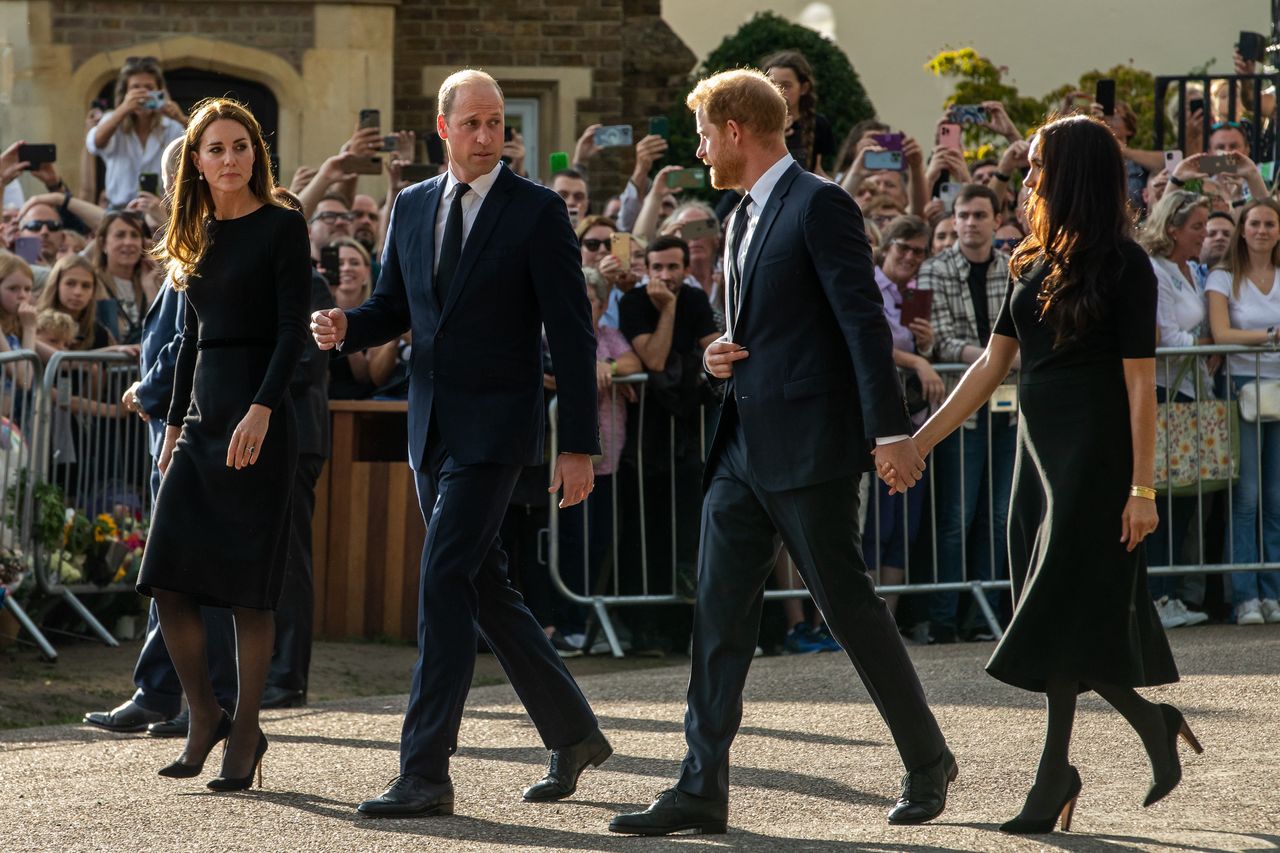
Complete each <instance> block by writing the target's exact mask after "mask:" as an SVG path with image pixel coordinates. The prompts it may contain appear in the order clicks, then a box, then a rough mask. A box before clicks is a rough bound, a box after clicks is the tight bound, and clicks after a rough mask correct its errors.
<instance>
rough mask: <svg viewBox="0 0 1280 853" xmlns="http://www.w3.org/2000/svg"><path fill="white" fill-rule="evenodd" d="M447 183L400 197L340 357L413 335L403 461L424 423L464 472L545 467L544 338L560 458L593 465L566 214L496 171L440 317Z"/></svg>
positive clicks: (589, 345)
mask: <svg viewBox="0 0 1280 853" xmlns="http://www.w3.org/2000/svg"><path fill="white" fill-rule="evenodd" d="M447 177H448V176H447V173H446V174H442V175H439V176H438V177H435V178H432V179H431V180H428V181H423V182H422V183H420V184H416V185H415V186H412V187H409V188H408V189H406V190H405V191H403V192H402V193H400V195H399V196H398V197H397V198H396V202H395V206H394V207H393V209H392V212H391V221H390V223H389V225H388V227H387V244H386V248H385V249H384V250H383V253H382V272H381V275H379V277H378V285H377V287H376V288H375V289H374V293H373V296H371V297H370V298H369V300H368V301H366V302H365V303H364V304H363V305H361V306H360V307H359V308H356V309H353V310H351V311H348V312H346V313H347V322H348V325H347V336H346V340H345V342H344V344H343V349H344V350H348V349H350V350H359V349H365V348H367V347H371V346H377V345H378V344H382V343H385V342H387V341H389V340H391V339H392V338H395V337H398V336H399V335H401V334H403V333H404V331H405V330H406V329H409V328H412V331H413V355H412V360H411V362H410V367H409V369H410V374H409V462H410V464H411V465H412V466H413V467H414V468H415V469H418V468H421V467H422V464H423V454H424V451H425V449H426V443H427V429H428V424H429V423H430V421H431V418H432V416H433V415H434V417H435V420H436V424H437V426H438V428H439V430H440V436H441V438H442V439H443V441H444V445H445V447H446V448H447V449H448V451H449V453H450V454H451V455H452V456H453V458H454V460H455V461H457V462H458V463H460V464H464V465H474V464H480V463H498V464H508V465H533V464H537V463H539V462H541V461H542V458H543V455H542V442H543V418H544V415H543V411H544V410H543V390H542V351H541V340H542V329H543V326H544V325H545V327H546V332H547V340H548V342H549V344H550V346H551V357H552V360H553V361H554V363H555V365H556V389H557V390H556V393H557V395H558V396H559V400H560V405H559V411H560V433H559V434H560V445H559V450H560V451H561V452H565V451H568V452H574V453H593V454H594V453H599V452H600V451H599V447H600V443H599V433H598V430H597V426H596V424H597V418H596V375H595V359H596V344H595V331H594V329H593V327H592V323H591V308H590V305H589V303H588V302H587V294H586V284H585V282H584V281H583V278H582V269H581V266H580V264H581V254H580V251H579V249H578V242H577V240H576V239H575V238H574V234H573V229H572V228H571V227H570V225H569V215H568V213H567V211H566V210H565V206H564V202H563V201H561V200H560V197H559V196H557V195H556V194H555V193H553V192H551V191H550V190H548V189H546V188H544V187H541V186H538V185H537V184H535V183H533V182H531V181H527V180H525V179H524V178H520V177H517V176H516V175H514V174H512V172H511V171H510V170H509V169H507V168H506V167H505V166H503V167H502V168H501V169H500V170H499V172H498V175H497V178H496V180H495V181H494V183H493V187H492V189H491V190H490V191H489V193H488V195H487V196H486V197H485V199H484V203H483V205H482V206H481V208H480V212H479V215H478V216H477V217H476V220H475V224H474V225H473V226H472V229H471V233H470V234H469V235H468V237H467V240H466V243H465V244H464V245H463V250H462V257H461V259H460V260H459V262H458V268H457V272H456V273H455V274H454V281H453V283H452V285H451V286H450V288H449V298H448V301H447V302H446V303H445V304H444V306H443V308H441V307H438V304H437V301H436V290H435V281H434V273H433V270H434V268H435V227H436V215H437V210H438V208H439V205H440V193H441V192H443V188H444V185H445V180H446V178H447Z"/></svg>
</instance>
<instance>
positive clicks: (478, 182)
mask: <svg viewBox="0 0 1280 853" xmlns="http://www.w3.org/2000/svg"><path fill="white" fill-rule="evenodd" d="M501 168H502V163H501V161H499V162H498V164H497V165H496V166H494V167H493V169H492V171H490V172H489V173H488V174H486V175H481V176H480V177H478V178H476V179H475V180H474V181H472V182H471V183H470V184H469V186H470V187H471V191H470V192H469V193H467V194H466V195H464V196H463V197H462V245H463V246H465V245H466V244H467V236H468V235H469V234H470V233H471V226H473V225H475V224H476V217H477V216H479V215H480V205H482V204H484V200H485V196H487V195H488V194H489V190H491V189H493V182H494V181H496V180H497V179H498V170H499V169H501ZM460 183H462V181H459V180H458V178H457V176H456V175H454V174H453V166H452V165H450V166H449V171H448V173H447V177H446V178H445V179H444V192H442V193H440V204H439V206H438V207H437V208H436V253H435V262H434V266H433V268H432V272H435V271H436V270H438V269H440V247H441V246H442V245H443V244H444V226H445V224H446V222H447V220H448V218H449V208H450V207H451V206H452V205H453V196H454V194H455V193H456V191H457V188H458V184H460Z"/></svg>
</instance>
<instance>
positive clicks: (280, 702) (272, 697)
mask: <svg viewBox="0 0 1280 853" xmlns="http://www.w3.org/2000/svg"><path fill="white" fill-rule="evenodd" d="M305 704H307V694H306V693H304V692H302V691H301V690H286V689H284V688H283V687H271V686H268V687H267V689H266V690H263V691H262V707H263V708H301V707H302V706H303V705H305Z"/></svg>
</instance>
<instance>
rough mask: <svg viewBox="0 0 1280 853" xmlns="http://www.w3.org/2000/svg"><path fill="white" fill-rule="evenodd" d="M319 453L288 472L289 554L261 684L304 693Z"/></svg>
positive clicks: (312, 607) (311, 611) (303, 458)
mask: <svg viewBox="0 0 1280 853" xmlns="http://www.w3.org/2000/svg"><path fill="white" fill-rule="evenodd" d="M322 470H324V457H323V456H321V455H319V454H318V453H302V454H300V455H299V456H298V467H297V469H296V471H295V472H294V475H293V502H292V504H291V508H290V518H289V557H288V565H286V566H285V572H284V590H283V591H282V592H281V594H280V603H279V605H277V607H276V646H275V651H273V652H272V655H271V671H270V672H269V673H268V674H267V684H268V686H271V687H277V688H279V689H281V690H288V691H291V692H292V691H301V692H302V693H306V692H307V675H308V673H309V672H310V670H311V631H312V623H313V621H314V613H315V609H316V602H315V586H314V584H313V579H312V570H311V519H312V517H313V516H314V515H315V511H316V481H317V480H319V479H320V472H321V471H322Z"/></svg>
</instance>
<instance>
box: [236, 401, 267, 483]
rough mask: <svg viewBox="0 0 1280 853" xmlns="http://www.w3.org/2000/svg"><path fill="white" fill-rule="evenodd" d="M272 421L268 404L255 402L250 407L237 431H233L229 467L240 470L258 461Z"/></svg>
mask: <svg viewBox="0 0 1280 853" xmlns="http://www.w3.org/2000/svg"><path fill="white" fill-rule="evenodd" d="M270 421H271V410H270V409H268V408H267V407H266V406H263V405H260V404H258V403H254V404H253V405H252V406H250V407H249V411H248V412H246V413H245V416H244V417H243V418H242V419H241V421H240V423H239V424H237V425H236V429H235V432H233V433H231V443H230V444H229V445H227V467H228V468H235V469H236V470H237V471H239V470H240V469H241V468H248V467H249V466H250V465H252V464H253V463H255V462H257V461H258V457H259V456H261V455H262V442H263V439H265V438H266V437H267V425H268V423H270Z"/></svg>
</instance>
